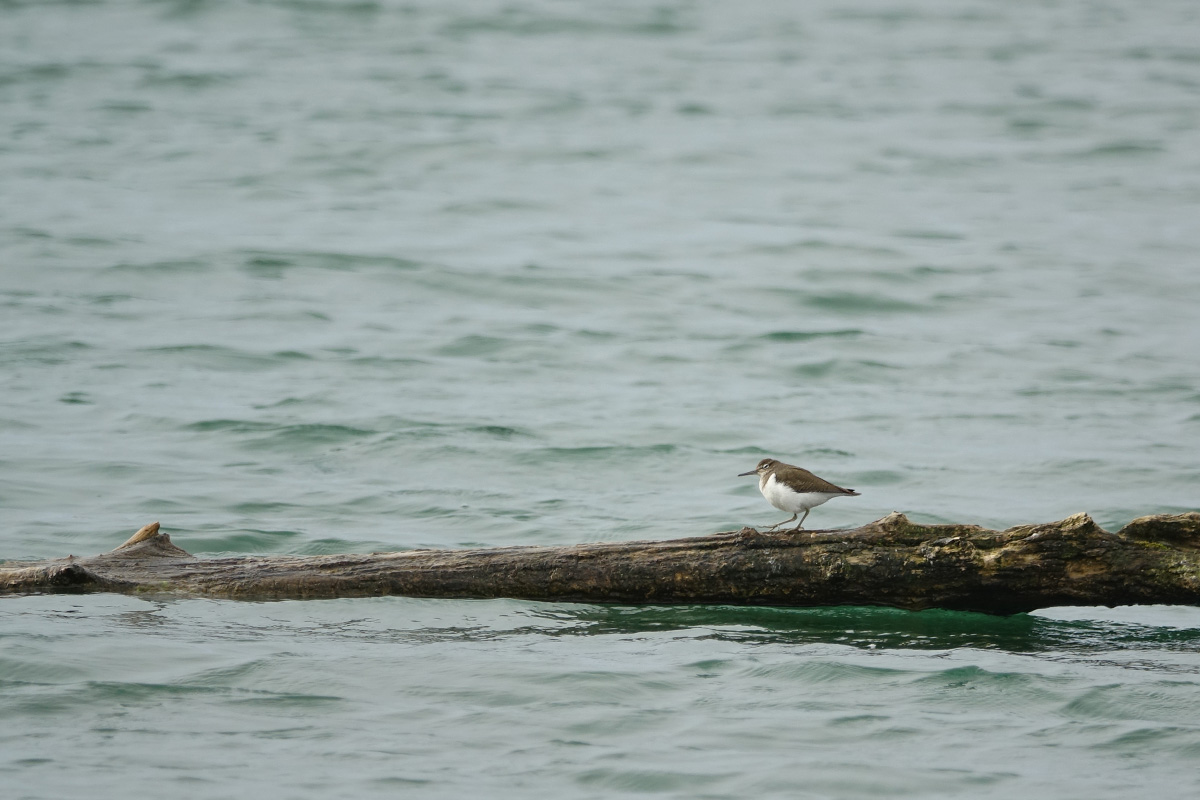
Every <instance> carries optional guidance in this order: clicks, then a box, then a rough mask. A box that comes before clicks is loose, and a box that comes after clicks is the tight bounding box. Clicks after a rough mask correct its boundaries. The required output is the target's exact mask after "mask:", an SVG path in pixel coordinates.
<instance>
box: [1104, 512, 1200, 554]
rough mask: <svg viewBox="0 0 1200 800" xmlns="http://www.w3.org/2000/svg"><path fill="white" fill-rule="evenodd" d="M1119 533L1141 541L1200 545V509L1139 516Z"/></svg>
mask: <svg viewBox="0 0 1200 800" xmlns="http://www.w3.org/2000/svg"><path fill="white" fill-rule="evenodd" d="M1118 533H1119V535H1120V536H1124V537H1127V538H1130V539H1138V540H1141V541H1149V542H1163V543H1170V544H1174V545H1183V546H1186V547H1200V511H1188V512H1185V513H1183V514H1151V515H1149V516H1146V517H1138V518H1137V519H1135V520H1133V521H1132V522H1130V523H1129V524H1128V525H1126V526H1125V527H1124V528H1121V530H1120V531H1119V532H1118Z"/></svg>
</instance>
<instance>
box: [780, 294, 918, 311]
mask: <svg viewBox="0 0 1200 800" xmlns="http://www.w3.org/2000/svg"><path fill="white" fill-rule="evenodd" d="M802 302H803V303H804V304H805V305H809V306H813V307H815V308H820V309H824V310H826V311H835V312H838V313H843V314H845V313H854V314H857V313H862V312H870V313H896V312H905V311H926V310H928V307H927V306H924V305H921V304H919V303H912V302H909V301H907V300H901V299H900V298H898V297H888V296H885V295H879V294H859V293H856V292H832V293H830V294H806V295H803V297H802Z"/></svg>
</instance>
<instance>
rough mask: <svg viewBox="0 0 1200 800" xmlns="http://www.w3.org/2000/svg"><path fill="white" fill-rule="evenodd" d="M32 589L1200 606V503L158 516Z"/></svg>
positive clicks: (55, 564) (43, 568)
mask: <svg viewBox="0 0 1200 800" xmlns="http://www.w3.org/2000/svg"><path fill="white" fill-rule="evenodd" d="M32 592H122V593H126V594H145V593H151V594H173V595H190V596H209V597H226V598H234V599H241V600H270V599H274V600H284V599H307V598H329V597H369V596H375V595H408V596H413V597H460V598H466V597H477V598H482V597H510V598H520V599H528V600H549V601H558V602H579V603H622V604H680V603H697V604H723V605H761V606H830V605H872V606H893V607H896V608H906V609H914V610H916V609H923V608H945V609H956V610H963V611H983V612H988V613H993V614H1012V613H1016V612H1020V611H1032V610H1034V609H1037V608H1046V607H1048V606H1060V605H1107V606H1113V605H1126V604H1139V603H1174V604H1187V605H1200V513H1197V512H1190V513H1187V514H1179V515H1172V516H1168V515H1156V516H1150V517H1141V518H1139V519H1136V520H1134V521H1133V522H1131V523H1129V524H1128V525H1126V526H1125V527H1124V528H1122V529H1121V530H1120V531H1118V532H1117V533H1110V532H1108V531H1105V530H1103V529H1102V528H1100V527H1099V526H1098V525H1096V523H1095V522H1093V521H1092V519H1091V517H1089V516H1088V515H1086V514H1076V515H1075V516H1073V517H1069V518H1067V519H1065V520H1062V521H1060V522H1051V523H1047V524H1044V525H1022V526H1019V527H1016V528H1010V529H1008V530H1006V531H990V530H985V529H983V528H980V527H977V526H974V525H917V524H914V523H913V522H910V521H909V520H908V518H907V517H905V516H904V515H903V514H890V515H888V516H887V517H884V518H883V519H881V520H878V521H877V522H872V523H870V524H869V525H864V526H863V527H861V528H856V529H854V530H847V531H802V532H799V533H764V532H760V531H757V530H754V529H752V528H743V529H742V530H740V531H730V532H726V533H717V534H713V535H710V536H702V537H697V538H690V539H675V540H670V541H657V542H655V541H643V542H605V543H598V544H581V545H574V546H568V547H500V548H489V549H478V550H413V551H407V552H399V553H371V554H361V555H334V556H248V557H238V558H196V557H195V556H192V555H191V554H189V553H187V552H185V551H184V550H181V549H180V548H178V547H176V546H175V545H174V544H172V543H171V539H170V537H169V536H167V535H166V534H165V533H160V532H159V530H158V523H153V524H151V525H147V526H146V527H144V528H142V529H141V530H140V531H138V532H137V533H136V534H134V536H133V537H132V538H131V539H129V541H127V542H125V544H123V545H121V546H120V547H118V548H117V549H116V550H113V551H112V552H109V553H104V554H102V555H98V556H94V557H91V558H75V557H74V556H71V557H68V558H65V559H56V560H53V561H40V562H26V563H13V562H10V563H7V564H2V565H0V594H20V593H32Z"/></svg>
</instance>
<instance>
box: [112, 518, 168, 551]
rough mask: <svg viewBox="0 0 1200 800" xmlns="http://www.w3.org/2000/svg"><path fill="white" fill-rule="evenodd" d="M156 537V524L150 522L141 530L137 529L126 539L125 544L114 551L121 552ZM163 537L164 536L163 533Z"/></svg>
mask: <svg viewBox="0 0 1200 800" xmlns="http://www.w3.org/2000/svg"><path fill="white" fill-rule="evenodd" d="M156 535H158V523H157V522H151V523H150V524H149V525H143V526H142V527H141V528H138V532H137V533H135V534H134V535H133V536H130V537H129V538H128V539H126V540H125V542H124V543H123V544H121V545H120V546H118V547H117V548H116V549H117V550H123V549H125V548H126V547H131V546H132V545H135V544H137V543H138V542H144V541H146V540H147V539H150V538H153V537H154V536H156ZM163 535H164V536H166V534H165V533H164V534H163Z"/></svg>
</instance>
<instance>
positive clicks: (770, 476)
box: [738, 458, 859, 531]
mask: <svg viewBox="0 0 1200 800" xmlns="http://www.w3.org/2000/svg"><path fill="white" fill-rule="evenodd" d="M745 475H757V476H758V490H759V491H760V492H762V496H763V497H765V498H767V502H768V503H770V504H771V505H773V506H775V507H776V508H778V509H779V510H780V511H790V512H792V519H795V518H796V517H797V516H799V514H800V512H801V511H803V512H804V516H803V517H800V521H799V522H797V523H796V527H795V528H794V530H801V529H802V526H803V525H804V520H806V519H808V512H809V511H811V510H812V509H814V508H816V507H817V506H819V505H821V504H822V503H824V502H825V501H827V500H829V499H831V498H834V497H858V494H859V493H858V492H856V491H854V490H853V489H843V488H842V487H840V486H834V485H833V484H832V483H830V482H829V481H827V480H825V479H824V478H818V477H817V476H816V475H813V474H812V473H811V472H809V471H808V470H806V469H801V468H800V467H793V466H792V465H791V464H784V463H783V462H782V461H776V460H775V459H773V458H764V459H763V460H762V461H760V462H758V466H757V467H755V468H754V469H752V470H750V471H749V472H743V473H741V474H740V475H738V477H739V478H740V477H743V476H745ZM792 519H785V520H784V521H783V522H777V523H775V524H774V525H772V526H771V527H769V528H767V530H769V531H773V530H775V529H776V528H778V527H779V526H780V525H786V524H788V523H789V522H791V521H792Z"/></svg>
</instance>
